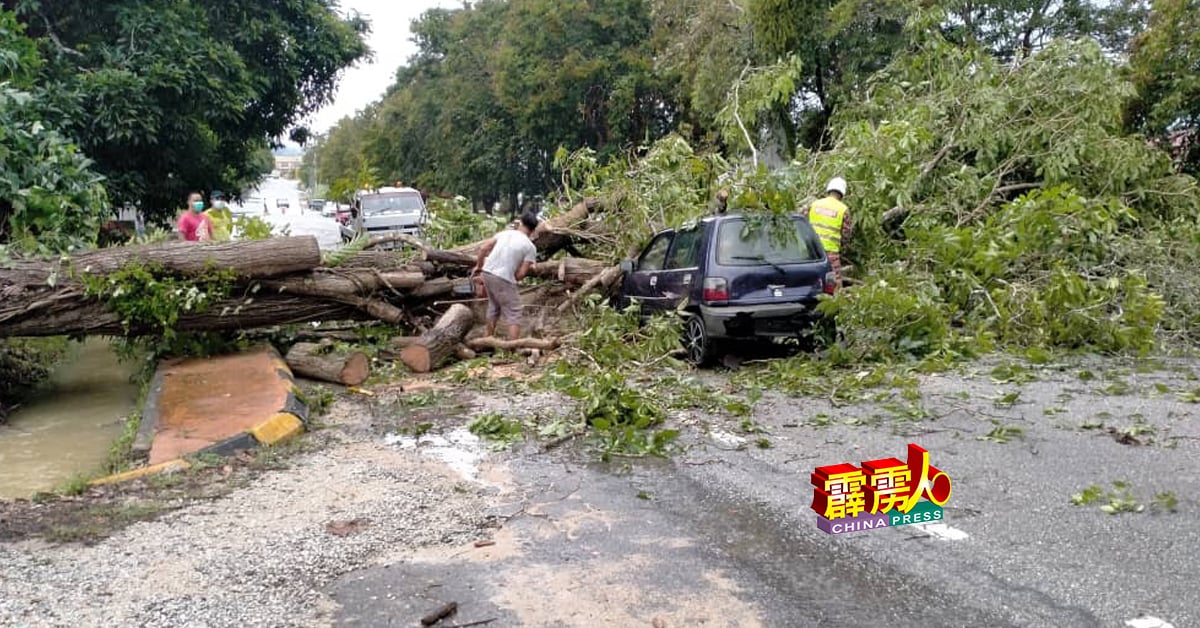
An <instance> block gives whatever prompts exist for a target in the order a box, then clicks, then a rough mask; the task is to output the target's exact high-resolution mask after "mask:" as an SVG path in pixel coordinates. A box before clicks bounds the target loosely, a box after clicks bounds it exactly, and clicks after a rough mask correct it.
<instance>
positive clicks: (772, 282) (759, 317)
mask: <svg viewBox="0 0 1200 628" xmlns="http://www.w3.org/2000/svg"><path fill="white" fill-rule="evenodd" d="M791 224H792V225H794V232H793V231H792V229H791V228H790V227H789V226H788V225H787V223H786V222H785V223H784V224H783V228H782V229H780V228H779V227H776V228H774V229H766V228H762V227H759V226H758V225H757V224H756V225H754V226H751V223H750V222H749V221H747V220H746V219H745V218H743V217H742V216H740V215H735V214H730V215H718V216H712V217H708V218H704V219H702V220H700V221H698V222H695V223H691V224H688V225H685V226H683V227H680V228H678V229H668V230H666V231H662V232H660V233H658V234H656V235H655V236H654V238H653V239H651V240H650V243H649V244H648V245H646V248H645V249H643V250H642V252H641V254H640V255H638V257H637V259H635V260H627V261H626V262H624V263H623V264H622V270H624V272H625V277H624V281H623V282H622V286H621V290H620V292H619V293H618V295H617V298H616V304H617V305H618V306H619V307H626V306H628V305H630V304H640V305H641V307H642V313H643V315H651V314H654V313H659V312H679V313H680V314H682V315H684V317H685V321H684V339H683V340H684V347H685V348H686V349H687V354H688V360H689V361H691V362H692V363H694V364H697V365H703V364H706V363H708V362H710V361H711V360H712V359H713V358H715V357H718V356H719V355H720V354H721V353H722V351H723V349H724V348H725V347H726V346H728V344H729V342H730V341H733V340H736V339H754V338H778V337H792V338H797V337H810V336H811V334H812V332H813V331H814V327H815V326H816V325H817V324H819V323H820V322H821V316H820V315H819V314H818V313H817V312H816V305H817V297H818V295H820V294H822V293H824V294H833V291H834V288H835V287H836V281H835V277H834V275H833V267H832V266H831V265H830V262H829V258H828V256H826V254H825V249H824V248H823V247H822V246H821V240H820V238H818V237H817V234H816V233H815V232H814V231H813V229H812V227H811V226H810V225H809V223H808V220H806V219H805V218H803V217H801V216H794V217H792V219H791Z"/></svg>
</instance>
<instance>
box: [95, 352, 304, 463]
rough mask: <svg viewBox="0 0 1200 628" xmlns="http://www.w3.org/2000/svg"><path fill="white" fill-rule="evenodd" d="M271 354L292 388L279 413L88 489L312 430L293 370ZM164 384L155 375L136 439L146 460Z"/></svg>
mask: <svg viewBox="0 0 1200 628" xmlns="http://www.w3.org/2000/svg"><path fill="white" fill-rule="evenodd" d="M271 353H273V354H274V355H273V357H272V358H271V362H272V364H273V365H274V367H275V373H276V374H277V375H278V376H279V378H280V379H282V380H284V382H285V383H286V384H287V389H288V392H287V397H286V398H285V400H284V403H283V407H282V408H280V409H279V410H278V411H277V412H275V414H273V415H271V416H270V417H267V418H266V419H264V420H262V421H260V422H259V423H258V424H256V425H255V426H254V427H252V428H250V429H249V430H246V431H245V432H242V433H240V434H237V435H234V436H231V437H229V438H226V439H225V440H223V441H221V442H219V443H214V444H212V445H209V446H208V447H205V448H204V449H201V450H200V451H197V452H194V453H191V454H188V455H187V456H184V457H181V458H175V459H172V460H167V461H166V462H160V463H158V464H155V465H151V466H148V467H140V468H137V469H132V470H130V471H125V472H124V473H117V474H114V475H109V476H105V477H101V478H97V479H95V480H91V481H89V482H88V486H104V485H109V484H117V483H120V482H125V481H128V480H136V479H139V478H144V477H147V476H150V475H157V474H159V473H175V472H179V471H185V470H187V469H190V468H191V467H192V463H191V462H189V461H188V459H189V458H195V457H197V456H201V455H205V454H208V455H215V456H229V455H232V454H234V453H236V452H238V451H242V450H249V449H257V448H259V447H271V446H273V445H278V444H280V443H283V442H285V441H287V440H289V439H291V438H294V437H296V436H298V435H300V434H301V433H303V432H304V431H305V429H307V427H308V406H307V405H306V404H305V403H304V401H303V400H302V399H301V398H300V395H299V391H300V388H299V387H298V386H297V385H296V378H295V376H294V375H293V374H292V369H290V368H288V365H287V362H285V361H284V360H283V358H282V357H281V356H280V355H279V353H278V352H276V351H275V350H274V349H272V350H271ZM162 383H163V375H162V370H161V369H160V370H158V371H156V372H155V374H154V379H153V380H151V387H150V393H149V394H148V395H147V397H146V406H145V410H144V411H143V414H142V424H141V425H140V426H139V428H138V435H137V437H136V439H135V440H134V447H133V451H135V452H137V454H136V455H140V456H143V459H144V457H145V456H148V455H149V451H150V444H151V442H152V441H153V439H154V424H155V422H156V419H157V416H158V415H157V408H158V397H159V392H160V391H161V390H162ZM152 413H153V414H152ZM139 446H140V447H139Z"/></svg>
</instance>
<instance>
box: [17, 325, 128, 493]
mask: <svg viewBox="0 0 1200 628" xmlns="http://www.w3.org/2000/svg"><path fill="white" fill-rule="evenodd" d="M130 374H131V369H130V368H129V367H128V366H126V365H124V364H121V363H120V362H118V361H117V357H116V355H114V354H113V352H112V350H111V349H110V348H109V345H108V342H106V341H104V340H102V339H99V338H89V339H88V340H86V341H85V342H83V343H82V344H78V345H74V346H72V348H71V352H70V353H69V354H68V355H67V358H66V359H65V360H64V361H63V363H62V364H61V365H60V366H59V368H58V370H57V371H56V372H55V373H54V375H53V377H51V380H50V381H49V382H48V383H47V385H46V387H45V389H44V390H42V391H41V392H40V393H38V394H37V395H36V396H35V397H34V398H33V399H31V400H30V401H29V402H28V403H26V404H25V405H23V406H21V407H20V408H18V409H17V411H16V412H14V413H13V414H12V415H11V416H9V417H8V423H7V424H0V499H5V498H13V497H29V496H30V495H32V494H33V493H35V492H37V491H45V490H51V489H53V488H55V487H56V486H58V485H59V484H61V483H63V482H64V481H66V480H68V479H70V478H71V477H72V476H74V475H75V474H77V473H90V472H94V471H96V470H97V469H98V468H99V467H100V466H101V465H102V464H104V461H105V460H106V458H107V456H108V450H109V447H110V446H111V445H112V443H113V441H114V440H115V439H116V438H117V437H118V436H120V434H121V430H122V423H123V419H124V418H125V416H127V415H128V414H129V412H130V411H131V410H133V405H134V401H135V400H136V397H137V386H135V385H133V384H131V383H130V382H129V377H130Z"/></svg>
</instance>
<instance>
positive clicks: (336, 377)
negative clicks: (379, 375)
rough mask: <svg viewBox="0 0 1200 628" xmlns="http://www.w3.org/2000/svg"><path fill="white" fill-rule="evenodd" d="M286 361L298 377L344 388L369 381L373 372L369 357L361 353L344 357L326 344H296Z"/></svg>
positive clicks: (347, 354)
mask: <svg viewBox="0 0 1200 628" xmlns="http://www.w3.org/2000/svg"><path fill="white" fill-rule="evenodd" d="M284 360H285V361H286V362H287V364H288V366H289V367H291V369H292V371H293V372H294V373H296V374H297V375H300V376H302V377H309V378H312V379H319V380H321V381H323V382H333V383H335V384H341V385H343V386H358V385H359V384H361V383H363V382H365V381H367V376H368V375H369V374H370V371H371V360H370V359H369V358H368V357H367V354H365V353H363V352H361V351H351V352H349V353H344V354H342V353H338V352H336V351H334V350H333V346H332V345H330V344H323V343H313V342H299V343H296V344H295V345H292V348H291V349H289V350H288V352H287V356H286V357H285V358H284Z"/></svg>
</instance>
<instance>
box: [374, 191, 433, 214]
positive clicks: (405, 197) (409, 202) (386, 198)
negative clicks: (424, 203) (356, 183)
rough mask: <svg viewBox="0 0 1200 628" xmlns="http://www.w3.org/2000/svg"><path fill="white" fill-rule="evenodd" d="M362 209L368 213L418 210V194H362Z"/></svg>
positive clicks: (419, 205) (419, 201) (419, 198)
mask: <svg viewBox="0 0 1200 628" xmlns="http://www.w3.org/2000/svg"><path fill="white" fill-rule="evenodd" d="M362 209H363V211H364V212H366V213H368V214H373V213H376V212H386V211H420V210H421V195H420V194H411V193H410V194H375V195H372V196H364V197H363V199H362Z"/></svg>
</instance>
